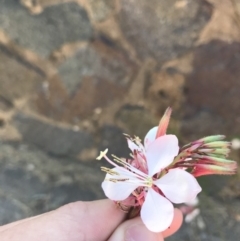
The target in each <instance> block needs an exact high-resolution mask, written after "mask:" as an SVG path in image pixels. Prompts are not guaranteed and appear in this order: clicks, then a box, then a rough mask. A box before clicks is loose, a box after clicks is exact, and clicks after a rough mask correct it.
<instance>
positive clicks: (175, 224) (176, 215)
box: [162, 208, 183, 238]
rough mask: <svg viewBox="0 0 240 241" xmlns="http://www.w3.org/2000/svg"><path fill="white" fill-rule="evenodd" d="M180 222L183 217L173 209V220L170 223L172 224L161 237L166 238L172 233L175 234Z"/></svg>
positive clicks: (177, 210) (178, 211)
mask: <svg viewBox="0 0 240 241" xmlns="http://www.w3.org/2000/svg"><path fill="white" fill-rule="evenodd" d="M182 221H183V215H182V212H181V211H180V210H179V209H177V208H175V209H174V219H173V221H172V224H171V225H170V227H169V228H168V229H167V230H165V231H164V232H163V233H162V234H163V237H164V238H166V237H168V236H170V235H172V234H173V233H175V232H176V231H177V230H178V229H179V228H180V227H181V225H182Z"/></svg>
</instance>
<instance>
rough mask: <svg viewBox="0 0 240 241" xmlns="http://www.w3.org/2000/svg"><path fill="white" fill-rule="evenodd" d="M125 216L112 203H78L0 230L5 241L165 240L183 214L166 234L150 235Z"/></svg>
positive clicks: (178, 225)
mask: <svg viewBox="0 0 240 241" xmlns="http://www.w3.org/2000/svg"><path fill="white" fill-rule="evenodd" d="M124 218H125V214H124V213H123V212H122V211H120V210H119V209H118V208H117V207H116V205H115V204H114V203H113V202H112V201H110V200H99V201H93V202H75V203H71V204H67V205H65V206H63V207H60V208H59V209H57V210H55V211H51V212H48V213H45V214H42V215H39V216H36V217H32V218H28V219H24V220H20V221H17V222H14V223H10V224H7V225H4V226H2V227H0V237H1V241H106V240H108V241H163V238H164V237H167V236H169V235H171V234H173V233H174V232H176V231H177V230H178V229H179V227H180V226H181V223H182V214H181V212H180V211H179V210H178V209H175V216H174V220H173V222H172V224H171V226H170V228H168V229H167V230H166V231H164V232H162V233H158V234H157V233H152V232H150V231H149V230H148V229H147V228H146V227H145V226H144V224H143V223H142V221H141V219H140V218H139V217H137V218H134V219H130V220H126V221H124Z"/></svg>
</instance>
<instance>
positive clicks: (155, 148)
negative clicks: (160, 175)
mask: <svg viewBox="0 0 240 241" xmlns="http://www.w3.org/2000/svg"><path fill="white" fill-rule="evenodd" d="M178 150H179V147H178V139H177V137H176V136H175V135H165V136H161V137H159V138H157V139H156V140H155V141H154V142H152V144H150V145H149V146H148V149H147V150H146V157H147V164H148V174H149V175H150V176H153V175H154V174H155V173H157V172H160V171H161V170H162V169H163V168H165V167H167V166H168V165H169V164H171V163H172V161H173V159H174V157H175V156H176V155H177V154H178Z"/></svg>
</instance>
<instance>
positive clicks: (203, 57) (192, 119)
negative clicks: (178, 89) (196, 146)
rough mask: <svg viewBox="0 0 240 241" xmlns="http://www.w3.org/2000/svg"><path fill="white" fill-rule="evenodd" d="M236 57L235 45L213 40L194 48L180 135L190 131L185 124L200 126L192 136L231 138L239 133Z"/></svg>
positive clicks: (239, 84)
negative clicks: (184, 116) (211, 133)
mask: <svg viewBox="0 0 240 241" xmlns="http://www.w3.org/2000/svg"><path fill="white" fill-rule="evenodd" d="M239 53H240V44H239V43H237V42H233V43H231V44H229V43H226V42H223V41H217V40H215V41H211V42H210V43H208V44H204V45H201V46H199V47H198V48H196V50H195V51H194V59H193V68H194V70H193V71H192V72H191V73H190V74H189V75H188V76H187V78H186V90H187V106H188V107H189V110H188V113H186V117H187V118H188V120H187V121H186V122H185V124H184V131H186V132H189V131H193V130H194V129H193V127H190V126H189V125H188V124H189V123H191V124H190V125H192V124H193V123H195V125H197V126H200V125H201V126H202V127H200V129H198V130H196V131H194V132H195V134H203V135H207V133H209V131H212V132H214V133H218V132H220V131H223V132H225V133H228V134H229V135H232V136H234V135H236V133H239V132H240V125H239V123H240V112H239V110H240V94H239V93H240V81H239V77H240V69H239V66H238V62H239V61H240V54H239ZM202 63H205V64H204V65H203V64H202ZM213 96H214V98H213ZM200 120H202V123H200ZM196 121H198V122H196ZM205 122H208V124H207V125H206V124H204V123H205Z"/></svg>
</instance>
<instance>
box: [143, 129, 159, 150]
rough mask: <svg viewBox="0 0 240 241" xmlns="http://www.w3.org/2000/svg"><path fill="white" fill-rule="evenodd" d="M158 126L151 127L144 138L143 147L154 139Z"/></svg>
mask: <svg viewBox="0 0 240 241" xmlns="http://www.w3.org/2000/svg"><path fill="white" fill-rule="evenodd" d="M157 130H158V126H155V127H153V128H152V129H151V130H150V131H149V132H148V133H147V135H146V136H145V138H144V146H145V149H147V147H148V146H149V145H150V144H151V143H152V142H153V141H154V140H155V139H156V136H157Z"/></svg>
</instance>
